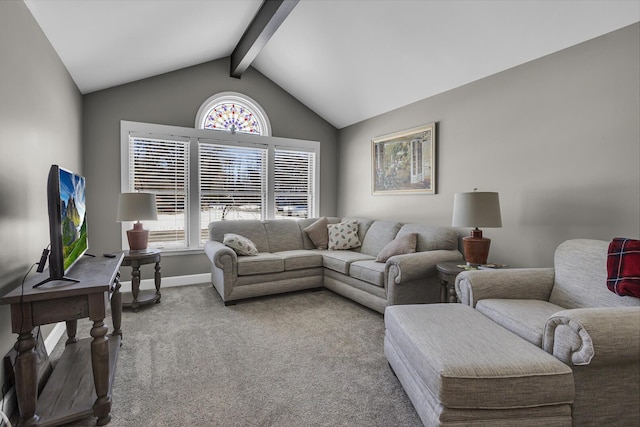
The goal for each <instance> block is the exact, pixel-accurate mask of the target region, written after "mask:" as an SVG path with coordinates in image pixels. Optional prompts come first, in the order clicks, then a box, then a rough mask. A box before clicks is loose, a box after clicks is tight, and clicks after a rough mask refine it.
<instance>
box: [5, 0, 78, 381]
mask: <svg viewBox="0 0 640 427" xmlns="http://www.w3.org/2000/svg"><path fill="white" fill-rule="evenodd" d="M81 113H82V98H81V95H80V92H79V91H78V89H77V87H76V85H75V84H74V83H73V81H72V80H71V77H70V76H69V74H68V73H67V70H66V68H65V67H64V65H63V64H62V62H61V61H60V59H59V58H58V56H57V54H56V52H55V51H54V50H53V48H52V47H51V45H50V44H49V41H48V40H47V38H46V37H45V35H44V34H43V33H42V31H41V30H40V27H39V26H38V24H37V23H36V22H35V20H34V19H33V17H32V16H31V13H30V12H29V10H28V9H27V7H26V6H25V5H24V3H23V2H21V1H9V2H7V1H1V2H0V147H1V148H0V153H1V154H0V242H2V244H0V294H2V295H4V294H5V293H6V292H8V291H10V290H11V289H12V288H14V287H16V286H18V285H19V284H20V281H21V280H22V277H23V276H24V275H25V274H26V272H27V270H28V268H29V266H30V265H31V264H33V263H34V262H37V261H39V260H40V254H41V253H42V249H44V248H45V247H46V246H47V245H48V243H49V225H48V224H49V223H48V216H47V196H46V185H47V174H48V173H49V167H50V166H51V164H53V163H58V164H60V165H62V166H64V167H66V168H68V169H71V170H73V171H77V172H80V173H82V172H83V171H82V168H81V141H80V136H81V128H80V126H81ZM34 270H35V268H34ZM32 274H33V273H32ZM9 312H10V310H9V307H8V306H4V305H3V306H0V357H2V356H4V354H6V353H7V352H8V351H9V350H10V349H11V347H12V346H13V344H14V343H15V340H16V335H14V334H12V333H11V326H10V325H11V321H10V314H9ZM50 330H51V327H49V328H43V334H44V335H46V334H48V332H49V331H50ZM0 372H1V374H0V384H3V383H4V371H3V370H1V369H0Z"/></svg>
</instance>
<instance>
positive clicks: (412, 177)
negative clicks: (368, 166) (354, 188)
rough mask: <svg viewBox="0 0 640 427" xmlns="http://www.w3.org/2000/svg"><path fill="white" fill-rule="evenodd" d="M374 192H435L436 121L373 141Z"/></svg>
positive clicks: (372, 179) (372, 180)
mask: <svg viewBox="0 0 640 427" xmlns="http://www.w3.org/2000/svg"><path fill="white" fill-rule="evenodd" d="M371 154H372V166H373V167H372V176H371V182H372V192H373V194H376V195H379V194H401V193H424V194H436V164H435V162H436V124H435V123H431V124H428V125H424V126H419V127H416V128H413V129H408V130H405V131H400V132H395V133H392V134H389V135H384V136H380V137H377V138H374V139H373V140H371Z"/></svg>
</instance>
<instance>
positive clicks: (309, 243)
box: [296, 216, 340, 249]
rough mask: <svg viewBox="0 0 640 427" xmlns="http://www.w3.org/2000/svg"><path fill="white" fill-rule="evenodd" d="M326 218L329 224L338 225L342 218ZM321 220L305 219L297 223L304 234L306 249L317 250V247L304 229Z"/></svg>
mask: <svg viewBox="0 0 640 427" xmlns="http://www.w3.org/2000/svg"><path fill="white" fill-rule="evenodd" d="M326 218H327V222H328V223H329V224H337V223H339V222H340V218H338V217H335V216H328V217H326ZM319 219H320V218H303V219H299V220H297V221H296V223H297V224H298V227H299V228H300V230H301V232H302V245H303V248H304V249H316V245H314V244H313V241H311V239H310V238H309V236H308V235H307V233H306V232H305V231H304V229H305V228H306V227H308V226H310V225H311V224H313V223H314V222H316V221H317V220H319Z"/></svg>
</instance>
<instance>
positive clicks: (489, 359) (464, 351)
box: [384, 304, 574, 425]
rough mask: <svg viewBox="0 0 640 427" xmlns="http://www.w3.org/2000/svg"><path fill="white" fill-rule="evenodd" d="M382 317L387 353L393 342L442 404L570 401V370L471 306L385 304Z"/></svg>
mask: <svg viewBox="0 0 640 427" xmlns="http://www.w3.org/2000/svg"><path fill="white" fill-rule="evenodd" d="M384 322H385V326H386V331H385V354H387V347H388V345H390V346H392V347H393V348H394V349H395V350H396V351H397V352H398V353H399V354H400V355H401V357H402V359H403V361H404V363H405V364H406V365H407V366H410V367H411V369H412V372H414V373H415V375H416V382H417V383H418V384H419V385H420V387H421V388H422V389H426V390H429V392H430V394H431V395H432V396H433V397H434V398H435V399H436V400H437V402H438V403H440V404H441V405H443V406H445V407H447V408H467V409H510V408H511V409H513V408H531V407H537V406H543V407H544V406H547V405H558V404H567V403H571V402H573V399H574V382H573V373H572V371H571V368H569V367H568V366H567V365H565V364H564V363H562V362H561V361H559V360H558V359H556V358H555V357H553V356H552V355H550V354H548V353H547V352H545V351H544V350H542V349H541V348H538V347H536V346H534V345H532V344H531V343H528V342H527V341H525V340H523V339H521V338H520V337H518V336H517V335H515V334H513V333H511V332H509V331H508V330H506V329H505V328H503V327H501V326H499V325H498V324H496V323H495V322H493V321H492V320H490V319H489V318H487V317H486V316H484V315H482V314H481V313H480V312H478V311H477V310H474V309H472V308H471V307H469V306H465V305H462V304H427V305H418V304H416V305H395V306H389V307H387V308H386V310H385V315H384ZM460 425H463V424H460ZM487 425H490V424H487ZM500 425H503V424H500ZM504 425H508V423H505V424H504Z"/></svg>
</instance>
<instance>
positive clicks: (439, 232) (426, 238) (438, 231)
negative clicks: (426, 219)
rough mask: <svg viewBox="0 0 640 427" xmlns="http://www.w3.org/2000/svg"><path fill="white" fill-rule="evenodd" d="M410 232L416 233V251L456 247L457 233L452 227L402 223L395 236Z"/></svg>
mask: <svg viewBox="0 0 640 427" xmlns="http://www.w3.org/2000/svg"><path fill="white" fill-rule="evenodd" d="M411 233H416V234H417V235H418V244H417V246H416V252H426V251H435V250H439V249H442V250H456V249H458V233H457V232H456V231H455V230H454V229H452V228H447V227H441V226H439V225H422V224H404V225H403V226H402V228H400V231H398V236H397V237H402V236H404V235H407V234H411Z"/></svg>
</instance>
